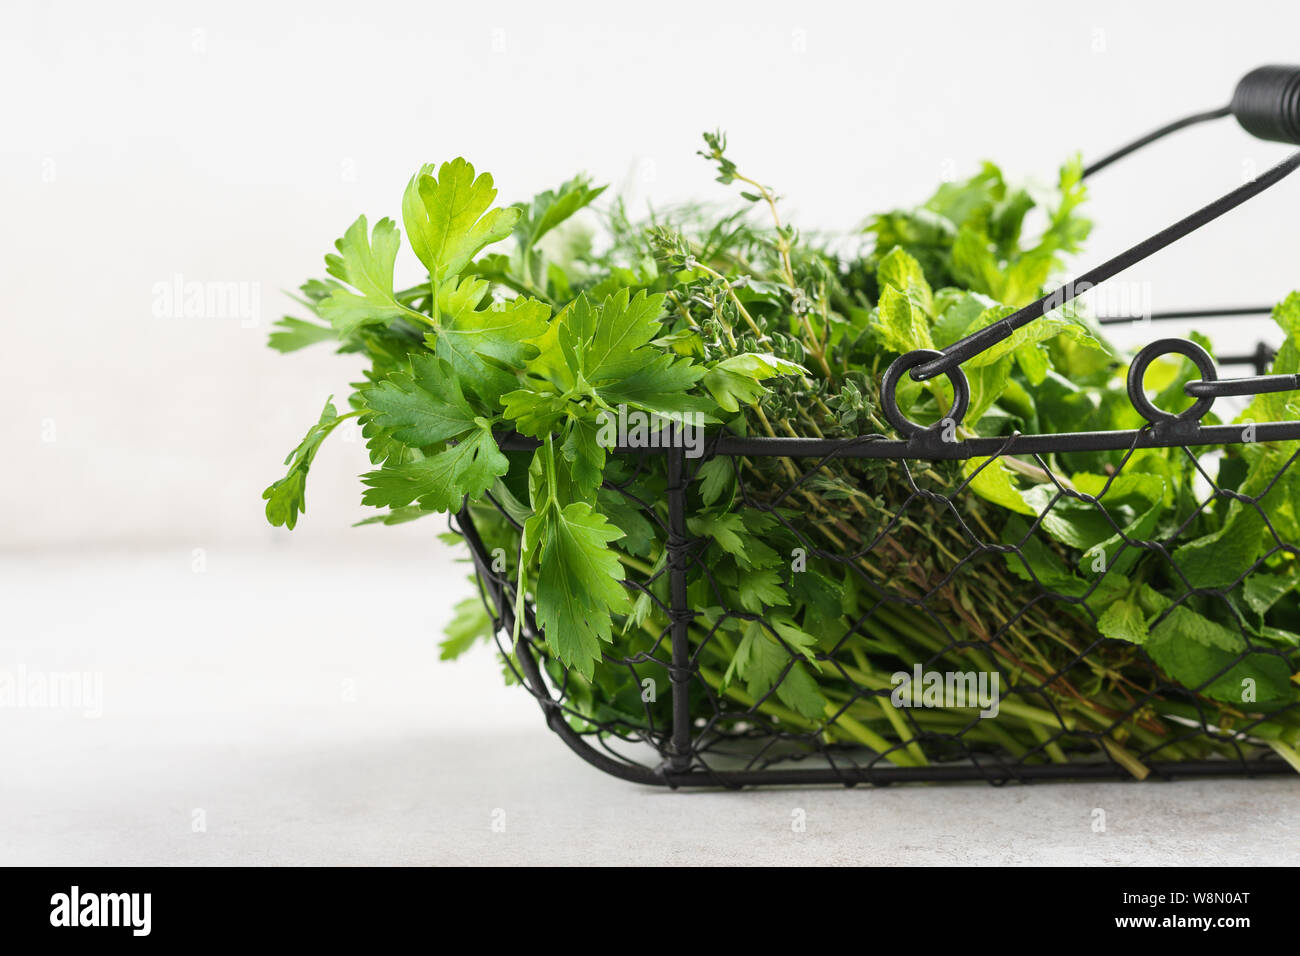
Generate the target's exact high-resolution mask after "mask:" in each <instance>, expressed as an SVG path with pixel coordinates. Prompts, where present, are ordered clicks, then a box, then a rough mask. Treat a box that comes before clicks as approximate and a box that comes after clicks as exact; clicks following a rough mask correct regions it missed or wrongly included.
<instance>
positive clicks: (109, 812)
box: [0, 551, 1300, 865]
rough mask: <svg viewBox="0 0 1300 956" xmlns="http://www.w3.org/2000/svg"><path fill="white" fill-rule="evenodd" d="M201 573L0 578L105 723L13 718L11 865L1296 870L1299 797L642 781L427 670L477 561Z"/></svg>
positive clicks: (484, 678) (182, 557)
mask: <svg viewBox="0 0 1300 956" xmlns="http://www.w3.org/2000/svg"><path fill="white" fill-rule="evenodd" d="M194 567H195V565H194V558H193V556H192V554H191V553H190V552H188V551H187V552H184V553H161V552H160V553H153V554H145V555H141V554H139V553H135V554H129V555H128V554H123V555H89V556H80V557H76V558H58V557H37V558H24V559H21V560H19V559H3V560H0V580H3V581H4V589H5V594H4V598H5V601H6V604H7V606H8V607H10V608H11V609H14V610H13V614H12V615H11V616H10V617H9V620H10V622H11V625H12V626H11V629H10V631H9V633H7V634H5V635H3V638H2V639H0V671H8V672H10V673H20V672H21V673H26V674H28V675H31V674H50V673H54V672H59V673H67V672H74V673H86V674H90V675H92V683H91V684H89V685H87V686H88V687H90V688H91V691H92V693H91V698H88V700H87V701H83V702H82V703H88V704H90V705H91V706H88V707H80V706H62V707H48V706H31V705H30V703H29V705H28V706H9V707H6V708H3V709H0V779H2V780H3V781H4V784H3V786H0V863H4V864H69V865H80V864H205V863H207V864H236V863H246V864H263V863H266V864H335V863H339V864H368V863H375V864H380V863H388V864H453V863H505V864H524V863H595V864H618V863H650V864H655V863H660V864H665V863H671V864H682V863H760V864H761V863H783V864H789V863H796V864H864V863H866V864H958V865H961V864H1011V865H1014V864H1030V863H1036V864H1082V863H1087V864H1117V865H1133V864H1183V865H1188V864H1190V865H1236V864H1263V863H1271V864H1281V863H1297V862H1300V823H1297V820H1300V780H1297V779H1294V778H1291V777H1280V778H1273V779H1267V780H1215V781H1190V782H1180V783H1173V784H1141V785H1139V784H1131V783H1111V784H1053V785H1035V786H1029V787H1018V786H1010V787H1004V788H992V787H987V786H984V785H968V786H944V787H938V786H899V787H893V788H889V789H882V790H875V789H868V788H860V789H855V790H845V789H840V788H835V789H820V790H777V791H766V792H746V793H719V792H693V793H671V792H666V791H659V790H655V789H651V788H645V787H639V786H636V785H633V784H628V783H624V782H621V781H618V780H615V779H612V778H609V777H606V776H604V775H602V774H600V773H599V772H597V771H595V770H593V769H592V768H590V767H588V766H587V765H586V764H584V763H582V762H581V761H580V760H578V758H576V757H575V756H574V755H573V754H571V753H570V752H569V751H568V750H567V748H566V747H565V746H564V745H563V744H562V743H561V742H560V741H559V740H557V739H555V738H554V737H553V736H552V735H551V734H550V733H549V732H548V731H547V730H546V729H545V727H544V726H543V724H542V722H541V720H540V718H539V714H538V712H537V710H536V707H535V706H534V705H533V703H532V701H531V700H530V699H529V698H528V697H527V696H526V695H524V694H521V693H520V692H519V691H518V689H517V688H514V689H507V688H504V687H502V686H500V681H499V677H498V674H497V669H496V663H495V661H494V660H493V659H492V657H491V655H490V654H488V653H486V652H484V653H476V654H474V655H473V656H472V657H471V658H469V659H467V660H462V661H459V662H456V663H444V662H439V661H437V660H436V656H437V652H436V644H435V639H436V633H437V631H438V629H439V627H440V626H441V623H442V620H443V619H444V618H445V615H446V610H445V607H446V605H448V604H449V603H450V602H449V601H448V600H445V599H442V598H440V597H439V596H438V594H439V591H438V589H443V590H444V591H445V593H447V594H449V595H450V594H454V595H457V596H459V595H460V594H461V592H462V590H463V586H462V585H461V581H462V571H463V568H461V567H460V566H457V565H453V564H451V563H450V561H445V563H444V564H443V565H438V564H437V563H436V562H435V564H434V566H433V567H430V566H429V564H428V563H427V562H425V563H423V564H422V563H420V562H416V561H410V560H406V559H402V560H398V559H396V558H393V557H392V556H388V557H377V556H376V555H375V554H373V553H366V552H359V553H352V552H350V553H349V554H348V555H347V556H346V557H343V558H340V557H337V556H335V557H331V556H330V554H329V553H328V552H326V553H324V554H317V555H314V556H307V555H305V554H303V553H294V554H292V555H289V554H286V553H279V554H276V553H260V554H247V553H240V554H222V553H219V552H214V553H208V554H206V555H205V556H204V561H203V567H202V570H201V571H199V572H198V573H196V572H195V570H194ZM359 580H365V581H366V582H367V583H366V586H365V590H364V599H362V597H361V596H360V595H359V592H358V586H357V582H358V581H359ZM423 593H429V594H430V597H429V599H428V600H427V601H420V602H416V603H414V604H412V602H411V597H410V596H411V595H412V594H423ZM376 606H380V607H387V608H390V609H391V610H390V611H389V612H388V613H387V614H385V615H383V616H382V619H379V618H377V617H376V614H375V610H374V609H375V607H376ZM96 675H97V676H96ZM96 679H97V680H99V681H100V684H99V688H100V689H99V690H98V691H97V692H96V691H94V687H95V684H94V680H96ZM88 710H89V711H90V712H91V714H90V715H88V714H87V712H86V711H88ZM97 711H102V713H101V714H100V715H99V716H94V715H93V714H94V712H97ZM799 811H802V813H800V812H799ZM1098 811H1101V813H1098ZM798 820H803V821H804V824H805V825H804V827H803V828H802V829H799V828H798V827H796V826H795V825H794V824H795V823H796V821H798ZM1099 823H1101V824H1104V829H1103V828H1101V827H1100V826H1099V825H1098V824H1099Z"/></svg>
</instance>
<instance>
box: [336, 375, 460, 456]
mask: <svg viewBox="0 0 1300 956" xmlns="http://www.w3.org/2000/svg"><path fill="white" fill-rule="evenodd" d="M361 395H362V398H363V399H364V400H365V403H366V406H367V407H368V408H369V409H370V410H371V412H372V414H371V416H370V420H371V421H373V422H374V423H375V424H376V425H377V426H379V427H381V428H385V429H389V434H390V435H391V436H392V437H393V438H394V439H396V440H397V441H400V442H402V443H403V444H404V445H409V446H411V447H414V448H423V447H425V446H426V445H433V444H437V443H438V442H443V441H447V440H448V439H451V438H456V437H458V436H460V435H462V434H464V433H465V432H466V431H468V430H469V429H471V428H474V427H475V424H474V421H475V418H476V416H475V414H474V410H473V409H472V408H470V405H469V402H467V401H466V400H465V396H464V394H463V393H462V392H461V390H460V383H459V382H458V381H457V380H456V373H455V371H454V370H453V369H452V367H451V365H450V364H448V363H447V362H444V361H442V360H441V359H438V358H436V357H434V356H432V355H412V356H411V365H410V368H409V369H408V370H407V371H405V372H394V373H393V374H391V375H389V376H388V378H387V379H385V380H384V381H382V382H380V383H379V384H377V385H374V386H371V387H368V388H363V389H361Z"/></svg>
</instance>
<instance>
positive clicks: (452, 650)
mask: <svg viewBox="0 0 1300 956" xmlns="http://www.w3.org/2000/svg"><path fill="white" fill-rule="evenodd" d="M443 630H444V633H445V634H446V635H447V639H446V640H445V641H443V642H442V643H440V644H439V645H438V646H439V647H440V648H441V649H442V653H440V654H439V655H438V658H439V659H440V660H444V661H452V660H455V659H456V658H458V657H460V655H462V654H464V653H465V652H466V651H467V650H469V649H470V648H471V647H473V646H474V645H475V644H476V643H478V642H479V641H490V640H491V639H492V618H491V617H490V616H489V615H488V612H487V609H486V608H485V607H484V606H483V600H482V598H478V597H472V598H466V599H465V600H463V601H461V602H460V603H459V604H457V605H456V608H455V613H454V614H453V616H452V619H451V620H450V621H448V622H447V626H446V628H444V629H443Z"/></svg>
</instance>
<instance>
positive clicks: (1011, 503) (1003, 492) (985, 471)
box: [962, 458, 1035, 515]
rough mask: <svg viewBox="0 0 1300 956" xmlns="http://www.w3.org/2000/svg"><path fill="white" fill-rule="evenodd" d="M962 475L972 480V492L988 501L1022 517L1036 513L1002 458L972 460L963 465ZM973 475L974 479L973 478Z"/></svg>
mask: <svg viewBox="0 0 1300 956" xmlns="http://www.w3.org/2000/svg"><path fill="white" fill-rule="evenodd" d="M985 462H988V464H985ZM981 466H982V467H981ZM977 469H978V470H977ZM962 475H963V476H964V477H966V478H970V482H969V484H970V488H971V490H972V491H974V492H975V493H976V494H978V495H979V496H980V497H981V498H983V499H985V500H986V501H991V502H993V503H994V504H995V505H1001V506H1002V507H1003V508H1006V509H1008V510H1010V511H1014V512H1016V513H1018V514H1022V515H1032V514H1034V513H1035V511H1034V508H1033V507H1032V506H1031V505H1030V504H1029V502H1027V501H1026V500H1025V496H1024V494H1023V493H1021V491H1020V489H1019V488H1018V487H1016V484H1015V481H1014V479H1013V478H1012V476H1011V472H1010V471H1009V470H1008V469H1007V466H1006V465H1004V464H1003V463H1002V460H1001V459H1000V458H999V459H996V460H994V461H989V459H988V458H971V459H970V460H968V461H967V462H966V463H965V464H964V465H962ZM972 475H974V477H971V476H972Z"/></svg>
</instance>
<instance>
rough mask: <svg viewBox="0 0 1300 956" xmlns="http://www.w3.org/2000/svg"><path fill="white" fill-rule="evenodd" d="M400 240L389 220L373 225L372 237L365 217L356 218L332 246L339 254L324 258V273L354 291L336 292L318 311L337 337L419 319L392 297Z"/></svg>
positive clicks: (336, 290) (395, 228)
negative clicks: (372, 326) (366, 327)
mask: <svg viewBox="0 0 1300 956" xmlns="http://www.w3.org/2000/svg"><path fill="white" fill-rule="evenodd" d="M401 243H402V238H401V236H400V235H399V234H398V232H397V225H396V224H395V223H394V222H393V220H391V219H381V220H379V222H377V223H375V230H374V234H373V236H372V235H371V234H370V233H369V232H368V231H367V226H366V217H365V216H358V217H357V221H356V222H354V223H353V224H352V225H351V226H349V227H348V231H347V232H345V233H344V234H343V238H342V239H339V240H338V241H337V242H336V243H334V245H335V248H337V249H338V254H337V255H335V254H333V253H331V254H330V255H327V256H326V257H325V269H326V271H327V272H329V274H330V275H332V276H334V277H335V278H336V279H340V280H342V281H343V282H346V283H347V284H348V285H350V286H352V288H353V289H355V290H356V291H355V292H353V291H349V290H348V289H335V290H334V291H333V292H331V293H330V294H329V296H328V297H327V298H326V299H324V300H323V301H322V302H321V303H320V306H319V307H318V308H319V311H320V314H321V317H322V318H324V319H326V320H328V321H329V323H330V325H332V326H333V327H334V329H335V330H336V331H337V332H338V333H339V335H341V336H342V335H348V334H350V333H352V332H355V331H356V330H357V329H359V328H361V327H362V326H364V325H384V324H387V323H389V322H391V321H393V320H394V319H399V318H402V317H404V316H415V317H417V318H422V316H420V315H419V313H417V312H414V311H412V310H411V309H408V308H406V307H405V306H403V305H402V304H401V303H400V302H398V301H397V299H396V298H395V297H394V295H393V263H394V262H395V261H396V260H397V249H398V246H400V245H401Z"/></svg>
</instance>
